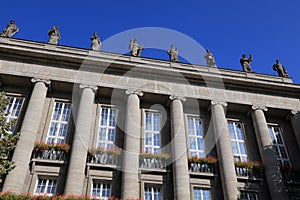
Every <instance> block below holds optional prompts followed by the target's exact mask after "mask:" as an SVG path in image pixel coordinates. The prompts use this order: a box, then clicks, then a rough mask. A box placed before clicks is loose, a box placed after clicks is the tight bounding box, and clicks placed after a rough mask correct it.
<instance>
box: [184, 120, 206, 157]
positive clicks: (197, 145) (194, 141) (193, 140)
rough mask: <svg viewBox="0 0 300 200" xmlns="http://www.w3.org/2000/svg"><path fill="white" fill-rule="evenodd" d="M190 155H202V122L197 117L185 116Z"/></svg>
mask: <svg viewBox="0 0 300 200" xmlns="http://www.w3.org/2000/svg"><path fill="white" fill-rule="evenodd" d="M187 121H188V129H189V130H188V133H189V148H190V156H193V155H198V156H200V155H202V156H203V155H204V138H203V129H202V122H201V119H200V118H199V117H190V116H188V117H187Z"/></svg>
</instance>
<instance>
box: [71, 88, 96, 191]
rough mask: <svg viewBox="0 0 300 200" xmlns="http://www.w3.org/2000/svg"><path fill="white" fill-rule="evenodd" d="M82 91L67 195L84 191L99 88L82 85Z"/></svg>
mask: <svg viewBox="0 0 300 200" xmlns="http://www.w3.org/2000/svg"><path fill="white" fill-rule="evenodd" d="M79 88H80V89H82V93H81V97H80V103H79V106H78V112H77V119H76V123H75V133H74V138H73V143H72V146H71V150H72V152H71V157H70V164H69V168H68V175H67V180H66V186H65V193H66V194H67V195H70V194H74V195H81V194H83V191H84V179H85V167H86V158H87V152H88V145H89V140H90V137H91V126H92V119H93V116H92V113H93V104H94V99H95V92H96V91H97V86H91V85H80V86H79Z"/></svg>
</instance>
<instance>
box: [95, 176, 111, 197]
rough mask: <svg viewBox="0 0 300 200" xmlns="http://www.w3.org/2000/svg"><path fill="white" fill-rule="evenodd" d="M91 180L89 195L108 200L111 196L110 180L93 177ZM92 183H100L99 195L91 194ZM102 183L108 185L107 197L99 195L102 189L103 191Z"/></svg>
mask: <svg viewBox="0 0 300 200" xmlns="http://www.w3.org/2000/svg"><path fill="white" fill-rule="evenodd" d="M91 181H92V182H91V187H90V196H91V197H92V198H95V199H103V200H108V199H109V197H111V196H112V181H111V180H104V179H98V178H93V179H92V180H91ZM94 184H100V192H99V193H100V197H97V196H93V191H94ZM103 185H107V186H109V191H110V192H109V195H108V197H103V196H101V195H102V191H103Z"/></svg>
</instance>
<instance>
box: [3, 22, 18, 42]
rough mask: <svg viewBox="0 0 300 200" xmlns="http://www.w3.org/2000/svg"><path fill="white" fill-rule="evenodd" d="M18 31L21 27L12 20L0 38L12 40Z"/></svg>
mask: <svg viewBox="0 0 300 200" xmlns="http://www.w3.org/2000/svg"><path fill="white" fill-rule="evenodd" d="M18 31H19V27H18V26H17V25H16V24H15V21H14V20H10V23H9V24H8V25H7V26H6V28H5V29H4V30H3V31H2V33H1V34H0V36H2V37H8V38H11V37H12V36H13V35H14V34H16V33H17V32H18Z"/></svg>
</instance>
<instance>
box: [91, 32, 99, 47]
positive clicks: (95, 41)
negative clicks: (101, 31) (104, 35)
mask: <svg viewBox="0 0 300 200" xmlns="http://www.w3.org/2000/svg"><path fill="white" fill-rule="evenodd" d="M91 41H92V44H91V49H92V50H94V51H100V48H101V41H100V38H99V36H98V33H97V32H94V35H93V36H92V37H91Z"/></svg>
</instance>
